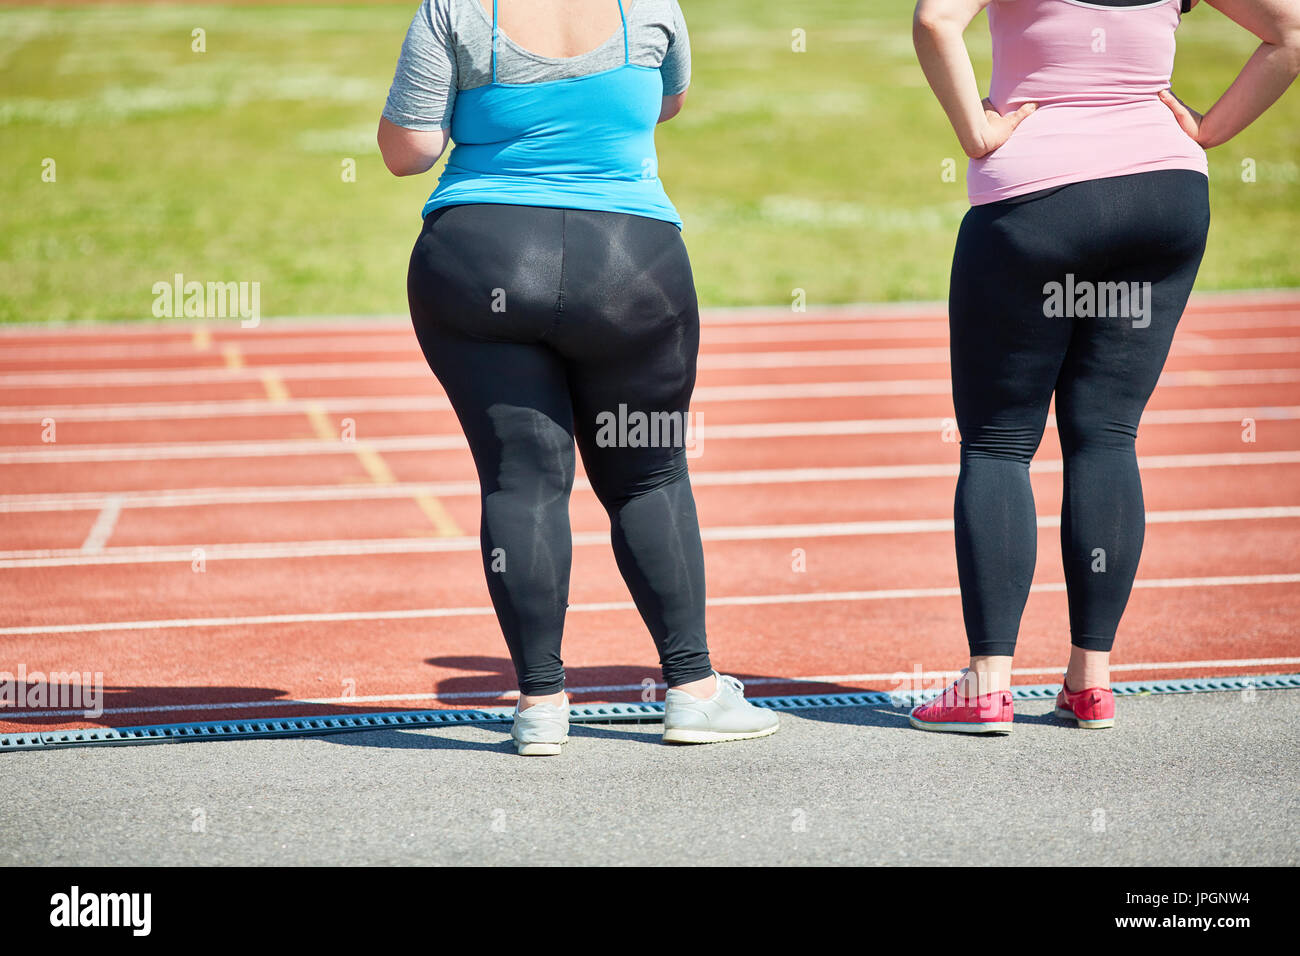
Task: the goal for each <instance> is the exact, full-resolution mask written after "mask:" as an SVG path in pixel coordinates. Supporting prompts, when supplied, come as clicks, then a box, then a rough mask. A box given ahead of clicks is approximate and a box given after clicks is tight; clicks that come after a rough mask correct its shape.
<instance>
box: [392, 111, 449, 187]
mask: <svg viewBox="0 0 1300 956" xmlns="http://www.w3.org/2000/svg"><path fill="white" fill-rule="evenodd" d="M376 139H378V140H379V152H380V153H381V154H382V155H383V157H384V165H385V166H387V167H388V171H389V172H390V173H392V174H393V175H394V176H415V175H418V174H419V173H424V172H428V171H429V170H430V169H432V168H433V164H434V163H436V162H437V161H438V157H440V156H441V155H442V151H443V150H444V149H446V148H447V139H448V130H445V129H431V130H422V129H407V128H406V127H404V126H398V125H397V124H396V123H393V122H390V121H389V120H388V119H387V118H386V117H382V116H381V117H380V118H379V133H378V134H377V136H376Z"/></svg>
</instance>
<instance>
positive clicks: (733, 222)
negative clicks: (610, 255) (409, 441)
mask: <svg viewBox="0 0 1300 956" xmlns="http://www.w3.org/2000/svg"><path fill="white" fill-rule="evenodd" d="M415 6H416V4H415V3H414V2H409V3H402V4H395V5H388V4H384V5H362V6H326V7H313V6H302V7H283V6H280V7H266V8H262V7H256V6H239V7H220V6H212V7H193V6H154V5H149V6H84V5H79V6H76V7H73V8H49V7H39V8H13V7H6V8H4V9H0V144H2V147H0V148H2V155H3V158H4V163H3V174H2V178H0V227H2V228H0V263H2V265H0V320H6V321H15V320H42V319H59V320H70V319H83V318H110V317H111V318H116V317H128V318H131V317H147V316H148V315H149V310H150V305H151V303H152V294H151V291H150V290H151V288H152V285H153V283H154V282H156V281H158V280H159V279H170V277H171V276H172V275H173V274H175V273H177V272H180V273H183V274H185V275H186V276H187V277H192V278H196V279H200V280H204V281H206V280H232V281H245V280H248V281H259V282H261V285H262V311H263V313H265V314H268V315H271V314H340V313H362V314H371V313H400V312H402V311H404V310H405V292H404V290H405V269H406V261H407V256H408V254H409V250H410V245H411V242H412V241H413V240H414V238H415V235H416V233H417V232H418V230H419V225H420V222H419V209H420V206H421V205H422V203H423V201H424V199H425V197H426V196H427V195H428V193H429V191H430V190H431V189H432V187H433V183H434V176H433V175H428V176H423V177H417V178H414V179H405V180H397V179H394V178H392V177H391V176H389V175H388V173H387V172H386V171H385V170H384V168H383V165H382V163H381V161H380V159H379V156H378V153H377V150H376V148H375V146H374V139H373V129H374V125H375V122H376V119H377V116H378V113H379V110H380V108H381V106H382V103H383V99H384V96H385V94H386V92H387V88H388V84H389V82H390V80H391V77H392V71H393V66H394V63H395V61H396V56H397V51H398V47H399V46H400V43H401V39H402V36H403V34H404V32H405V29H406V25H407V23H408V22H409V20H410V17H411V14H412V12H413V11H414V9H415ZM684 7H685V9H686V13H687V17H688V19H689V22H690V26H691V36H692V45H693V50H694V65H695V72H694V82H693V84H692V89H691V94H690V97H689V101H688V104H687V107H686V110H685V111H684V112H683V114H682V115H681V116H680V117H679V118H678V119H676V120H674V121H673V122H671V123H669V124H666V125H665V126H664V127H662V128H661V131H660V134H659V144H660V171H661V174H662V176H663V178H664V180H665V182H666V183H667V185H668V188H669V191H670V193H671V195H672V197H673V199H674V201H675V202H676V203H677V205H678V208H679V209H680V211H681V213H682V216H683V218H684V219H685V222H686V227H685V229H686V231H685V235H686V239H687V243H688V246H689V248H690V251H691V256H692V260H693V262H694V266H695V272H696V283H697V286H698V288H699V290H700V295H701V298H702V300H703V301H704V302H705V303H706V304H709V305H731V304H759V303H779V302H787V301H789V299H790V296H791V292H792V290H793V289H796V288H799V289H803V290H805V291H806V294H807V297H808V300H809V301H810V302H813V303H816V302H845V301H865V300H895V299H939V298H943V297H944V295H945V294H946V288H947V274H948V265H949V256H950V253H951V250H952V243H953V238H954V236H955V233H956V228H957V224H958V223H959V221H960V219H961V216H962V214H963V212H964V211H965V208H966V203H965V191H964V183H963V178H964V166H965V163H964V160H962V158H961V157H960V151H959V150H958V148H957V145H956V142H955V140H954V138H953V136H952V133H951V131H950V130H949V129H948V127H947V125H946V123H945V121H944V118H943V115H942V113H941V111H940V110H939V108H938V106H937V105H936V104H935V102H934V100H933V97H932V96H931V95H930V92H929V90H928V88H927V87H926V86H925V84H924V81H923V79H922V77H921V74H920V70H919V69H918V67H917V66H916V63H915V58H914V54H913V53H912V47H911V40H910V11H911V4H910V3H908V2H904V0H874V2H873V3H872V4H871V5H870V8H869V12H868V11H867V10H865V9H864V7H865V5H858V4H849V3H844V2H843V0H801V2H800V3H799V4H797V5H792V4H788V3H777V2H774V0H743V2H742V0H686V2H685V3H684ZM195 28H202V29H203V30H205V31H206V44H207V52H205V53H194V52H192V51H191V31H192V30H193V29H195ZM794 30H803V31H805V35H806V52H793V51H792V49H791V40H792V31H794ZM969 36H970V39H971V41H972V46H973V47H974V48H975V49H976V50H977V69H978V70H979V71H980V73H981V75H983V76H986V75H987V70H988V62H987V57H988V41H987V30H986V28H985V27H984V25H983V23H982V21H981V22H977V23H976V24H975V25H974V26H972V28H971V31H970V34H969ZM1179 36H1180V54H1179V64H1180V65H1179V72H1178V75H1177V76H1176V77H1175V88H1176V89H1177V90H1178V92H1179V94H1180V95H1181V96H1183V98H1184V99H1186V100H1188V101H1189V102H1192V103H1193V104H1194V105H1198V106H1200V107H1201V108H1205V107H1207V106H1208V105H1209V103H1210V102H1211V101H1212V98H1213V96H1214V95H1215V94H1216V93H1217V92H1219V91H1221V90H1222V89H1223V88H1224V87H1226V85H1227V84H1228V83H1229V82H1230V81H1231V79H1232V76H1233V75H1234V73H1235V70H1236V68H1237V67H1238V66H1239V65H1240V64H1241V63H1243V62H1244V61H1245V59H1246V57H1247V56H1248V55H1249V53H1250V50H1251V49H1252V48H1253V42H1252V40H1251V38H1250V37H1249V36H1248V35H1247V34H1245V33H1244V31H1242V30H1240V29H1239V28H1237V27H1235V26H1234V25H1232V24H1231V23H1229V22H1228V21H1227V20H1225V19H1224V18H1223V17H1222V16H1221V15H1219V14H1218V13H1216V12H1215V11H1213V10H1211V9H1209V8H1208V7H1205V6H1204V5H1201V6H1200V7H1198V8H1197V10H1196V12H1195V13H1194V14H1192V15H1191V16H1189V17H1188V18H1187V19H1186V21H1185V23H1184V25H1183V27H1182V28H1181V29H1180V34H1179ZM46 158H50V159H53V160H54V162H55V164H56V171H57V181H56V182H53V183H47V182H42V179H41V172H42V161H43V160H45V159H46ZM349 158H350V159H354V160H355V162H356V168H357V181H356V182H354V183H349V182H344V181H343V178H342V176H341V171H342V165H341V164H342V163H343V161H344V160H345V159H349ZM945 159H953V160H957V169H958V176H957V181H956V182H944V181H943V180H942V178H941V176H940V170H941V164H942V163H943V162H944V160H945ZM1246 159H1251V160H1253V161H1254V164H1255V170H1256V176H1257V181H1256V182H1253V183H1249V182H1243V181H1242V162H1243V160H1246ZM1298 159H1300V94H1297V93H1295V92H1294V91H1293V92H1292V93H1290V94H1288V96H1287V98H1286V99H1284V100H1283V102H1282V103H1281V104H1279V106H1278V107H1277V108H1275V110H1274V111H1273V112H1272V113H1271V114H1269V115H1268V116H1267V117H1266V118H1265V119H1264V120H1263V121H1261V122H1260V123H1258V124H1257V125H1256V126H1255V127H1253V128H1251V129H1250V130H1248V131H1247V132H1246V133H1245V134H1243V135H1242V136H1241V137H1240V138H1239V139H1238V140H1236V141H1234V142H1233V143H1231V144H1229V145H1228V146H1225V147H1222V148H1221V149H1219V150H1216V151H1214V152H1213V153H1212V154H1211V172H1212V176H1213V187H1212V192H1211V195H1212V201H1213V217H1214V226H1213V228H1212V231H1211V241H1210V249H1209V252H1208V254H1207V256H1206V260H1205V265H1204V267H1203V269H1202V274H1201V279H1200V281H1199V283H1198V288H1202V289H1214V288H1234V287H1267V286H1296V285H1300V265H1297V263H1296V258H1295V255H1294V252H1293V250H1294V247H1295V236H1296V232H1297V222H1298V221H1300V219H1298V217H1297V212H1298V211H1300V171H1298V169H1297V160H1298ZM435 175H436V172H435Z"/></svg>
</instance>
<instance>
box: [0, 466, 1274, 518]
mask: <svg viewBox="0 0 1300 956" xmlns="http://www.w3.org/2000/svg"><path fill="white" fill-rule="evenodd" d="M1138 464H1139V465H1140V466H1141V468H1142V469H1143V470H1144V471H1145V470H1150V469H1175V470H1181V469H1189V468H1240V467H1262V466H1269V465H1296V464H1300V451H1276V452H1227V453H1208V454H1194V455H1147V456H1144V457H1142V458H1140V459H1138ZM1062 468H1063V463H1062V461H1061V460H1060V459H1059V458H1055V459H1054V458H1036V459H1034V469H1033V470H1034V472H1035V473H1043V474H1055V473H1059V472H1060V471H1061V470H1062ZM956 474H957V465H956V463H955V462H954V463H941V464H930V465H865V466H860V467H859V466H850V467H828V468H768V469H757V470H742V471H695V472H692V473H691V484H692V485H693V486H695V487H697V488H699V487H705V486H711V487H732V486H743V485H786V484H790V485H793V484H808V483H821V482H858V481H885V480H895V479H913V478H947V477H952V476H955V475H956ZM574 488H575V489H577V490H581V491H590V490H591V483H590V482H589V481H587V480H586V479H585V478H578V479H576V480H575V481H574ZM478 493H479V486H478V482H477V481H472V480H471V481H437V482H406V483H395V484H391V485H372V484H365V485H362V484H356V485H275V486H263V487H248V486H232V487H228V488H169V489H161V490H153V491H121V492H101V491H84V492H83V491H70V492H63V493H55V494H8V495H4V494H0V514H10V513H28V512H41V511H92V510H99V509H100V508H103V507H104V504H105V503H106V502H107V501H108V499H109V498H111V497H120V498H121V499H122V503H123V507H125V508H188V507H196V506H206V505H231V504H284V503H296V502H306V501H370V500H382V499H386V498H410V497H415V496H418V495H432V496H434V497H438V498H454V497H457V496H466V495H469V496H477V495H478Z"/></svg>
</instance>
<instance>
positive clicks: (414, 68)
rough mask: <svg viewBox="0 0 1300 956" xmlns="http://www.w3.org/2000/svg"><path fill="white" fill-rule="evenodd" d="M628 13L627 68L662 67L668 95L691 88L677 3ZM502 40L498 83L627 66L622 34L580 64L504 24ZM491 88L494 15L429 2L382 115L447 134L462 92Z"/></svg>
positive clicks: (640, 6)
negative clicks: (517, 36) (542, 52)
mask: <svg viewBox="0 0 1300 956" xmlns="http://www.w3.org/2000/svg"><path fill="white" fill-rule="evenodd" d="M610 2H611V3H612V2H613V0H610ZM623 11H624V15H625V16H626V18H627V40H628V59H629V61H630V62H632V63H635V64H637V65H638V66H648V67H652V68H658V70H659V72H660V73H661V74H662V76H663V82H664V95H665V96H674V95H676V94H678V93H681V92H682V91H683V90H685V89H686V88H687V87H688V86H690V83H691V42H690V37H689V36H688V34H687V32H686V20H685V18H684V17H683V16H682V10H681V7H680V6H678V3H677V0H623ZM497 35H498V42H497V81H498V82H500V83H541V82H545V81H547V80H562V79H568V78H570V77H575V76H586V75H587V74H589V73H599V72H600V71H601V70H608V69H612V68H613V67H616V66H620V65H622V63H623V30H622V28H621V27H620V28H619V29H618V30H617V31H616V32H615V33H614V34H613V35H612V36H610V37H609V39H608V40H606V41H605V42H604V43H602V44H601V45H600V46H599V47H597V48H596V49H594V50H591V51H589V52H587V53H583V54H581V55H580V56H574V57H549V56H539V55H538V54H536V53H533V52H531V51H529V50H526V49H524V48H523V47H521V46H519V45H518V44H516V43H515V42H514V41H512V40H511V39H510V38H509V37H507V36H506V35H505V32H504V31H502V30H500V29H499V25H498V32H497ZM491 82H492V15H491V14H490V13H489V12H488V11H486V10H484V9H483V7H482V5H481V4H480V3H479V0H424V2H423V3H421V4H420V9H419V10H418V11H416V14H415V18H414V19H413V20H412V21H411V27H410V29H409V30H407V32H406V40H405V42H404V43H403V44H402V54H401V56H400V57H399V58H398V61H397V73H396V75H395V76H394V77H393V85H392V88H391V89H389V91H388V102H386V103H385V104H384V114H383V115H384V117H385V118H386V119H387V120H388V121H389V122H390V123H394V124H396V125H397V126H402V127H405V128H406V129H417V130H436V129H446V128H447V127H449V126H450V125H451V114H452V110H453V109H454V108H455V106H456V93H457V91H458V90H472V89H474V88H475V87H478V86H486V85H487V84H489V83H491Z"/></svg>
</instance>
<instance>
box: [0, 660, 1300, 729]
mask: <svg viewBox="0 0 1300 956" xmlns="http://www.w3.org/2000/svg"><path fill="white" fill-rule="evenodd" d="M1292 664H1300V657H1258V658H1246V659H1243V660H1232V661H1160V662H1153V663H1150V664H1142V663H1138V664H1112V665H1111V666H1110V669H1111V671H1112V672H1115V671H1121V672H1127V673H1132V672H1140V671H1162V670H1210V669H1216V668H1223V669H1227V670H1237V669H1240V668H1243V667H1282V666H1289V665H1292ZM960 673H961V671H923V672H921V673H920V674H918V673H917V672H915V671H894V672H892V673H881V674H822V675H817V676H814V677H747V678H746V679H745V686H746V687H759V686H763V687H769V686H772V685H777V686H785V685H788V684H845V683H850V682H852V683H868V682H875V681H891V682H894V683H895V684H896V685H897V684H898V683H911V682H914V681H916V680H918V679H920V680H923V681H933V680H949V679H951V678H954V677H956V676H957V675H959V674H960ZM1061 673H1062V669H1061V668H1059V667H1013V668H1012V669H1011V676H1012V677H1040V676H1044V675H1055V676H1059V675H1060V674H1061ZM483 676H488V675H483ZM654 687H655V689H656V690H666V689H667V685H666V684H665V683H664V682H663V681H659V682H658V683H656V684H655V685H654ZM644 689H645V685H644V684H588V685H584V686H581V687H566V688H565V692H566V693H568V694H610V693H631V692H636V691H641V690H644ZM518 696H519V691H518V690H517V689H515V688H507V689H502V690H480V691H472V690H471V691H455V692H452V693H446V694H439V693H436V692H435V693H429V694H423V693H421V694H367V695H364V696H360V695H358V696H353V697H301V698H297V699H276V700H238V701H229V702H227V703H223V704H155V705H153V706H148V705H141V706H135V707H105V708H104V710H103V712H104V713H105V714H148V713H187V712H194V713H199V712H204V711H223V710H260V709H262V708H263V707H303V706H312V705H315V706H319V705H322V704H342V705H345V706H346V705H348V704H401V703H416V702H420V701H456V700H514V699H516V698H517V697H518ZM84 713H85V712H84V711H80V710H33V711H24V712H22V713H8V714H6V713H4V712H3V711H0V718H3V719H5V720H30V719H33V718H37V717H81V716H83V715H84Z"/></svg>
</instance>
